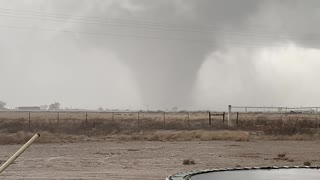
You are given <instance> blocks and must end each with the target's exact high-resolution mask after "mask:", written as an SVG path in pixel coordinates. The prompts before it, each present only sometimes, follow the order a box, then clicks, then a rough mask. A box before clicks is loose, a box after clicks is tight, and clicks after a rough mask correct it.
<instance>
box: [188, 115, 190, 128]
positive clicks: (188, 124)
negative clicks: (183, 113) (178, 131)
mask: <svg viewBox="0 0 320 180" xmlns="http://www.w3.org/2000/svg"><path fill="white" fill-rule="evenodd" d="M188 128H189V129H190V113H189V112H188Z"/></svg>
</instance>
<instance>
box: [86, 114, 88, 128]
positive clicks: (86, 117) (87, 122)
mask: <svg viewBox="0 0 320 180" xmlns="http://www.w3.org/2000/svg"><path fill="white" fill-rule="evenodd" d="M86 126H88V113H86Z"/></svg>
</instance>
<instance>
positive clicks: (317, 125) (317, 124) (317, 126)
mask: <svg viewBox="0 0 320 180" xmlns="http://www.w3.org/2000/svg"><path fill="white" fill-rule="evenodd" d="M318 129H319V122H318V108H316V132H318Z"/></svg>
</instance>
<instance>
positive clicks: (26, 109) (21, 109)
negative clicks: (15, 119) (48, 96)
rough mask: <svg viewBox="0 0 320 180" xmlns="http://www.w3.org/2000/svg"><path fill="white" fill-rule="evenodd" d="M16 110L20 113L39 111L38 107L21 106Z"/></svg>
mask: <svg viewBox="0 0 320 180" xmlns="http://www.w3.org/2000/svg"><path fill="white" fill-rule="evenodd" d="M16 109H17V110H20V111H40V110H41V109H40V107H39V106H23V107H17V108H16Z"/></svg>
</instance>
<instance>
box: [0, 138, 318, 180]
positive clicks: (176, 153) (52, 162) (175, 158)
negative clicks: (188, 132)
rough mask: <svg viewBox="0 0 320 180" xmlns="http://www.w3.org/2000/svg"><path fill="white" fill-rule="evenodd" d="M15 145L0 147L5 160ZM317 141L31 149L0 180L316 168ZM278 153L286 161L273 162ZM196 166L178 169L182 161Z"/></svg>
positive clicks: (157, 179) (157, 178) (115, 179)
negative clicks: (238, 168)
mask: <svg viewBox="0 0 320 180" xmlns="http://www.w3.org/2000/svg"><path fill="white" fill-rule="evenodd" d="M19 147H20V145H1V146H0V160H1V161H2V162H1V163H3V160H6V159H7V158H8V157H9V156H10V155H11V154H13V153H14V152H15V151H16V150H17V149H18V148H19ZM319 149H320V142H319V141H304V142H303V141H299V142H298V141H254V142H233V141H187V142H156V141H136V142H117V141H107V142H83V143H61V144H34V145H33V146H32V147H31V148H30V149H28V151H27V152H26V153H25V154H23V155H22V156H21V157H20V158H19V159H18V160H17V161H16V163H15V164H13V165H12V166H10V167H9V168H8V169H7V170H6V171H5V172H4V173H3V175H1V177H0V178H1V179H108V180H119V179H126V180H127V179H132V180H138V179H139V180H140V179H143V180H147V179H150V180H153V179H154V180H164V179H165V177H166V176H167V175H171V174H174V173H177V172H180V171H188V170H194V169H208V168H218V167H235V166H263V165H275V166H280V165H302V164H303V162H305V161H309V162H311V164H312V165H316V164H318V165H319V164H320V150H319ZM279 153H285V158H283V159H282V160H277V155H278V154H279ZM190 158H191V159H193V160H195V163H196V164H195V165H183V164H182V161H183V160H184V159H190Z"/></svg>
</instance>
